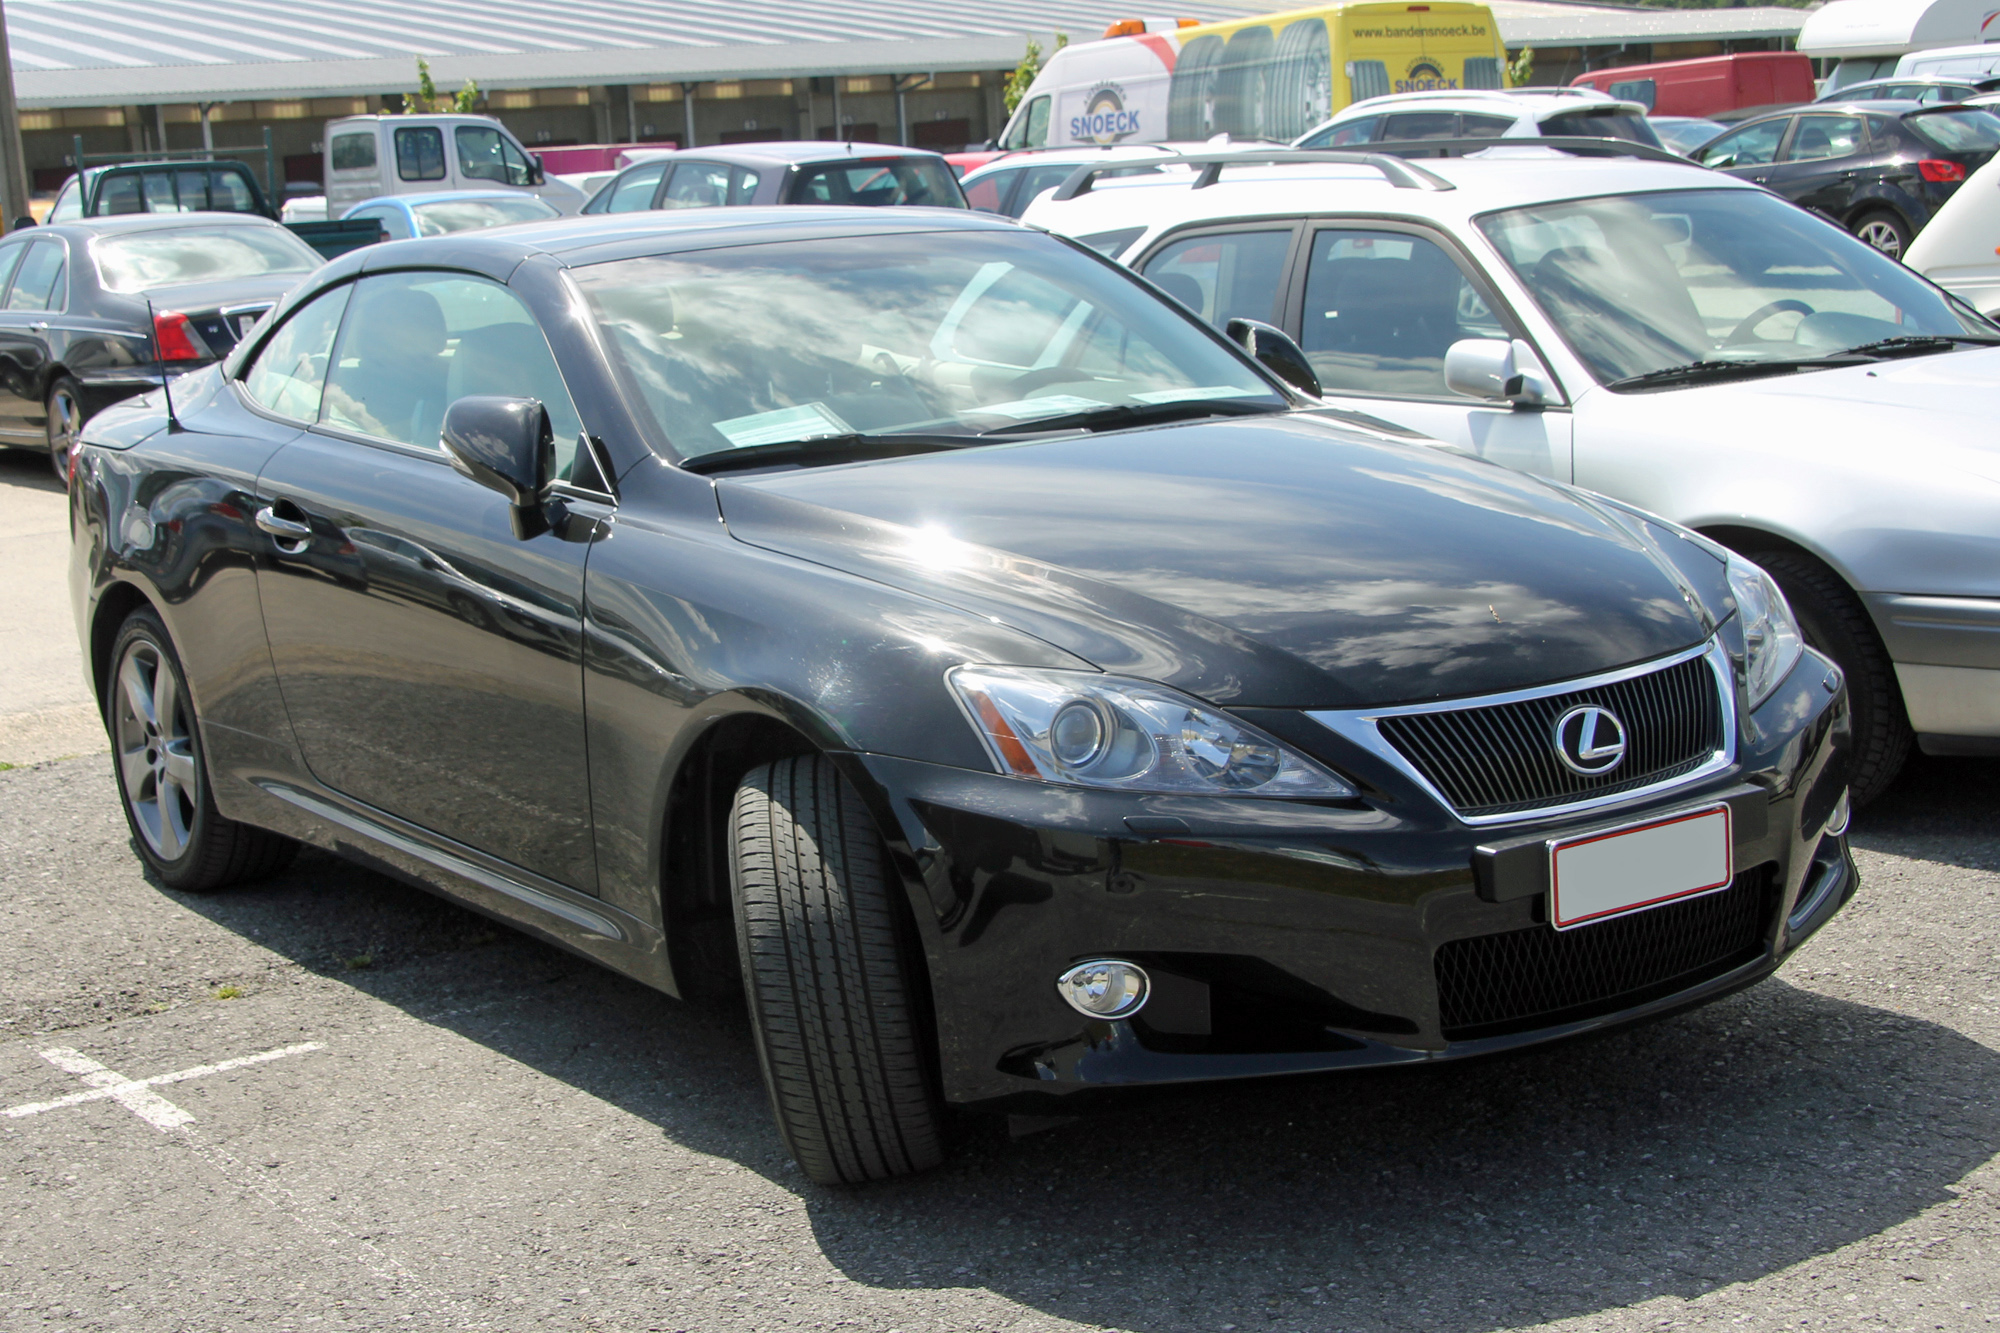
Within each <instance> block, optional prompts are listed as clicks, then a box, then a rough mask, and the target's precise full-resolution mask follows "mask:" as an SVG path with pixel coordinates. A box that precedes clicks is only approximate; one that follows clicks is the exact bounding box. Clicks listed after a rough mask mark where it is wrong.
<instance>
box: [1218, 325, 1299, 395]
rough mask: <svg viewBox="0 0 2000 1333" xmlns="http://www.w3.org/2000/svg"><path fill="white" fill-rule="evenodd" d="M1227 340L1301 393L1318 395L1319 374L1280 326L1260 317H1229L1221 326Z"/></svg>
mask: <svg viewBox="0 0 2000 1333" xmlns="http://www.w3.org/2000/svg"><path fill="white" fill-rule="evenodd" d="M1223 333H1224V334H1225V335H1226V336H1227V337H1228V338H1229V341H1231V342H1233V343H1235V344H1236V345H1237V346H1238V347H1241V348H1242V349H1243V350H1244V351H1246V352H1248V353H1249V354H1250V355H1251V356H1252V357H1253V358H1254V359H1255V360H1256V361H1257V363H1258V364H1259V365H1261V366H1263V367H1264V369H1266V370H1268V371H1270V372H1271V373H1272V374H1273V375H1276V376H1277V377H1278V378H1279V379H1281V380H1283V381H1284V382H1285V383H1287V384H1289V385H1291V386H1292V387H1293V388H1294V389H1297V390H1299V391H1300V392H1301V393H1309V394H1311V395H1312V396H1313V397H1315V398H1317V397H1319V396H1320V387H1319V375H1318V374H1317V373H1315V372H1314V370H1313V368H1312V362H1310V361H1308V360H1306V354H1305V350H1304V349H1303V348H1301V347H1300V346H1299V345H1298V344H1297V343H1295V342H1293V341H1292V339H1291V335H1289V334H1287V333H1286V332H1285V331H1284V330H1283V329H1280V328H1275V327H1273V326H1272V325H1269V324H1266V323H1265V322H1264V321H1263V320H1261V319H1232V320H1230V321H1229V326H1228V327H1227V328H1225V329H1224V330H1223Z"/></svg>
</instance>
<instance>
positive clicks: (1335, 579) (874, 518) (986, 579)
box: [717, 415, 1715, 708]
mask: <svg viewBox="0 0 2000 1333" xmlns="http://www.w3.org/2000/svg"><path fill="white" fill-rule="evenodd" d="M717 493H718V498H719V502H720V504H721V508H722V513H723V518H724V520H725V522H726V523H727V524H728V527H729V531H730V532H731V534H732V535H734V536H735V537H737V538H738V539H740V540H742V541H745V542H749V543H751V544H754V545H757V546H761V547H765V548H767V549H771V550H776V551H781V552H785V553H788V554H791V555H795V556H798V557H801V558H803V559H807V560H812V561H816V562H818V563H821V564H826V565H830V566H833V567H836V568H839V569H843V570H846V571H849V572H851V573H854V574H858V575H860V576H862V577H866V578H869V579H874V580H877V581H880V582H883V583H888V584H892V585H894V586H897V587H900V588H903V589H906V590H908V591H912V592H916V593H920V594H923V595H927V596H930V597H934V598H936V599H938V600H940V601H945V602H948V603H950V604H952V605H955V606H958V607H960V608H962V609H964V610H967V611H969V612H972V613H974V614H978V615H982V616H987V617H990V618H992V619H994V620H997V621H999V622H1001V623H1004V624H1007V625H1009V626H1011V627H1013V628H1016V629H1019V630H1022V631H1024V632H1026V633H1029V634H1033V635H1036V636H1038V637H1040V638H1042V639H1043V640H1045V641H1047V642H1049V643H1052V644H1054V645H1056V646H1058V647H1060V648H1062V649H1064V650H1066V651H1068V652H1070V653H1073V654H1075V655H1076V656H1078V657H1080V658H1082V659H1084V660H1085V661H1087V662H1090V663H1092V664H1094V665H1096V666H1098V667H1100V668H1102V669H1104V670H1106V671H1113V672H1119V673H1123V674H1128V675H1136V676H1141V677H1145V678H1148V679H1152V680H1158V681H1163V682H1165V683H1168V684H1171V685H1174V686H1177V687H1179V688H1182V689H1185V690H1188V691H1190V692H1192V693H1195V694H1198V695H1201V696H1203V697H1206V698H1209V699H1212V700H1215V701H1217V702H1221V703H1231V704H1238V705H1245V706H1249V705H1260V706H1273V707H1322V708H1327V707H1353V706H1361V705H1372V704H1383V703H1391V702H1404V701H1411V700H1429V699H1437V698H1445V697H1451V696H1457V695H1467V694H1481V693H1487V692H1490V691H1496V690H1504V689H1513V688H1519V687H1523V686H1528V685H1535V684H1541V683H1544V682H1548V681H1554V680H1563V679H1569V678H1573V677H1577V676H1582V675H1587V674H1590V673H1592V672H1596V671H1601V670H1607V669H1610V668H1613V667H1618V666H1623V665H1625V664H1628V663H1631V662H1636V661H1643V660H1646V659H1648V658H1652V657H1656V656H1659V655H1662V654H1665V653H1669V652H1672V651H1674V650H1676V649H1681V648H1685V647H1689V646H1691V645H1693V644H1697V643H1699V642H1701V641H1702V640H1703V639H1704V638H1706V637H1707V636H1708V634H1709V633H1711V632H1712V629H1713V620H1712V619H1711V617H1710V615H1709V612H1708V611H1707V609H1706V606H1705V604H1704V602H1703V600H1702V598H1701V596H1700V595H1699V594H1698V593H1697V591H1696V590H1695V588H1694V587H1693V586H1692V585H1691V584H1690V582H1689V581H1688V580H1687V579H1686V578H1685V577H1684V576H1683V575H1682V574H1681V573H1680V572H1679V570H1678V569H1677V568H1676V567H1675V566H1674V565H1673V564H1671V563H1669V561H1668V559H1667V558H1666V557H1665V556H1664V555H1662V554H1661V553H1660V551H1659V549H1658V548H1657V546H1656V544H1655V543H1656V542H1657V540H1658V538H1659V537H1660V536H1661V535H1663V534H1664V535H1667V536H1668V537H1669V539H1670V540H1674V541H1678V539H1674V538H1671V536H1670V534H1666V533H1665V530H1664V529H1659V530H1653V537H1652V538H1651V539H1650V540H1649V539H1647V538H1645V537H1643V536H1642V535H1640V530H1641V529H1644V528H1645V525H1644V524H1642V523H1640V522H1638V521H1637V520H1635V519H1633V518H1631V517H1630V516H1629V515H1624V514H1622V513H1620V512H1619V511H1616V510H1612V509H1609V508H1601V507H1599V506H1597V505H1595V504H1593V503H1590V502H1589V501H1587V500H1585V499H1583V498H1582V497H1580V496H1578V495H1577V494H1575V493H1573V492H1569V491H1566V490H1563V489H1560V488H1557V487H1554V486H1551V485H1549V484H1547V483H1545V482H1541V481H1538V480H1536V479H1534V478H1531V477H1526V476H1523V475H1520V474H1517V473H1512V472H1508V471H1505V470H1502V469H1500V468H1496V467H1492V466H1490V465H1487V464H1485V463H1481V462H1478V461H1476V460H1470V459H1465V458H1460V457H1457V456H1454V455H1450V454H1443V453H1440V452H1438V451H1436V450H1432V449H1427V448H1422V447H1414V446H1408V445H1400V444H1395V443H1389V442H1383V441H1378V440H1368V439H1364V438H1361V437H1358V436H1355V435H1351V434H1348V433H1346V432H1344V431H1342V430H1341V429H1339V428H1338V427H1336V426H1333V425H1331V424H1329V423H1327V422H1325V421H1323V420H1319V419H1315V418H1312V417H1309V416H1304V415H1289V416H1282V417H1269V418H1260V419H1253V420H1244V419H1236V420H1232V421H1224V422H1200V423H1190V424H1184V425H1178V426H1171V427H1163V428H1156V429H1145V430H1130V431H1120V432H1115V433H1109V434H1100V435H1093V436H1080V437H1068V438H1064V439H1058V440H1043V441H1036V442H1024V443H1018V444H1010V445H995V446H992V447H988V448H979V449H969V450H966V451H964V452H959V453H946V454H929V455H922V456H918V457H911V458H902V459H895V460H890V461H886V462H879V463H857V464H849V465H845V466H839V467H827V468H808V469H798V470H792V471H786V472H775V473H764V474H758V475H752V476H739V477H731V476H724V477H721V478H719V479H718V482H717ZM1683 544H1685V543H1683ZM1689 549H1690V550H1693V549H1695V548H1693V547H1692V546H1690V547H1689ZM1698 558H1699V559H1700V560H1704V561H1707V562H1708V563H1711V564H1713V563H1715V562H1714V560H1713V557H1710V556H1707V555H1706V554H1705V553H1704V554H1702V555H1700V556H1699V557H1698Z"/></svg>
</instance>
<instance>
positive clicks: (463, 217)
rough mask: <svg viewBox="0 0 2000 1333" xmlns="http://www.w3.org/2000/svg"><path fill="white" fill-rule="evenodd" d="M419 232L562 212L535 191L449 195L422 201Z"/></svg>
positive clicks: (416, 209) (417, 211) (497, 224)
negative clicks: (489, 196)
mask: <svg viewBox="0 0 2000 1333" xmlns="http://www.w3.org/2000/svg"><path fill="white" fill-rule="evenodd" d="M410 211H411V212H413V213H415V214H416V215H417V235H419V236H442V235H444V234H445V233H446V232H453V231H477V230H479V229H480V228H482V227H504V226H505V225H507V224H508V223H510V222H540V221H541V220H542V219H544V218H553V217H560V216H562V215H561V213H560V212H559V211H558V210H557V209H556V207H555V206H554V205H552V204H545V203H543V202H542V201H541V200H540V199H537V198H535V197H534V196H533V195H523V196H521V197H520V198H518V199H446V200H440V201H439V202H437V203H434V204H418V205H416V206H415V207H413V208H412V209H411V210H410Z"/></svg>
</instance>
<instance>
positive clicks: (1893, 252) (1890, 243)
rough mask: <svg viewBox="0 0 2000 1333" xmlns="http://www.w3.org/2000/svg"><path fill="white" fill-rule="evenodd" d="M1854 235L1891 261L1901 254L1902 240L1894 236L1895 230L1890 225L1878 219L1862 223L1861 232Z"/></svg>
mask: <svg viewBox="0 0 2000 1333" xmlns="http://www.w3.org/2000/svg"><path fill="white" fill-rule="evenodd" d="M1855 235H1857V236H1859V237H1860V238H1861V239H1862V240H1864V241H1866V242H1868V244H1870V245H1872V246H1874V247H1875V248H1876V249H1877V250H1880V251H1881V252H1882V253H1883V254H1885V255H1888V256H1889V257H1890V258H1892V259H1894V258H1896V257H1897V256H1899V255H1901V254H1902V253H1903V238H1902V237H1900V236H1898V235H1897V234H1896V228H1895V227H1894V226H1893V225H1892V224H1890V223H1887V222H1883V221H1881V220H1880V219H1877V220H1876V221H1874V222H1864V223H1862V224H1861V230H1860V231H1858V232H1856V233H1855Z"/></svg>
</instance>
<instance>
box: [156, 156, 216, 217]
mask: <svg viewBox="0 0 2000 1333" xmlns="http://www.w3.org/2000/svg"><path fill="white" fill-rule="evenodd" d="M148 174H150V173H148ZM174 175H175V177H176V179H175V181H174V185H175V187H176V188H177V190H178V191H179V194H180V201H181V212H183V213H199V212H201V211H203V210H205V209H207V208H208V206H209V204H208V172H207V170H206V169H204V168H202V167H191V168H188V169H186V170H183V171H177V172H175V173H174Z"/></svg>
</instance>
